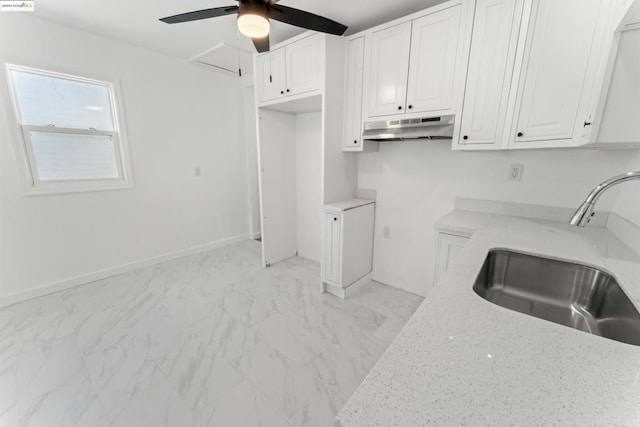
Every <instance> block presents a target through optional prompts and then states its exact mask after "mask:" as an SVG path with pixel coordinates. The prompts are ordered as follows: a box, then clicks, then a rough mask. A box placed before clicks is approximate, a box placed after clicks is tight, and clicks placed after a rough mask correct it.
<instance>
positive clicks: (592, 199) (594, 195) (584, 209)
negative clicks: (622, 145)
mask: <svg viewBox="0 0 640 427" xmlns="http://www.w3.org/2000/svg"><path fill="white" fill-rule="evenodd" d="M634 179H640V171H635V172H627V173H623V174H622V175H617V176H614V177H613V178H609V179H608V180H606V181H604V182H603V183H601V184H599V185H596V187H595V188H594V189H593V190H591V193H589V195H588V196H587V198H586V199H585V201H584V202H583V203H582V204H581V205H580V207H579V208H578V210H576V213H574V214H573V217H572V218H571V221H569V224H571V225H575V226H577V227H584V226H585V225H587V224H588V223H589V221H591V217H592V216H593V215H594V212H593V208H594V206H595V205H596V202H597V201H598V198H599V197H600V196H601V195H602V193H604V192H605V191H607V190H608V189H609V188H611V187H612V186H614V185H616V184H620V183H621V182H625V181H631V180H634Z"/></svg>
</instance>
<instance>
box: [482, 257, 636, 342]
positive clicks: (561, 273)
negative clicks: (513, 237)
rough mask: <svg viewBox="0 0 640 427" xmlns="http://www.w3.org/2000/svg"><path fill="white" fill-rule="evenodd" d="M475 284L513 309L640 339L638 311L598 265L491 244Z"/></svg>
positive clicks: (601, 333)
mask: <svg viewBox="0 0 640 427" xmlns="http://www.w3.org/2000/svg"><path fill="white" fill-rule="evenodd" d="M473 290H474V291H475V292H476V293H477V294H478V295H480V296H481V297H482V298H484V299H486V300H487V301H490V302H492V303H494V304H497V305H499V306H502V307H505V308H508V309H510V310H514V311H519V312H520V313H525V314H528V315H530V316H535V317H538V318H540V319H545V320H549V321H551V322H554V323H559V324H561V325H565V326H569V327H571V328H574V329H578V330H581V331H585V332H589V333H591V334H594V335H599V336H602V337H605V338H609V339H612V340H617V341H621V342H624V343H628V344H633V345H640V313H638V310H636V308H635V307H634V306H633V304H632V303H631V301H630V300H629V298H628V297H627V296H626V295H625V293H624V292H623V291H622V288H620V285H619V284H618V282H617V281H616V279H615V277H613V276H611V275H610V274H608V273H606V272H604V271H602V270H598V269H597V268H593V267H588V266H585V265H580V264H574V263H571V262H565V261H558V260H554V259H549V258H543V257H538V256H533V255H526V254H522V253H518V252H512V251H507V250H492V251H490V252H489V254H488V255H487V259H486V260H485V262H484V265H483V266H482V270H480V274H479V275H478V278H477V279H476V282H475V284H474V285H473Z"/></svg>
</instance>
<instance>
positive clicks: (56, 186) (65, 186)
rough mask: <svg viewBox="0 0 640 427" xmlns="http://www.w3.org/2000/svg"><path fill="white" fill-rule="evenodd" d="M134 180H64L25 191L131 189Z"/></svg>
mask: <svg viewBox="0 0 640 427" xmlns="http://www.w3.org/2000/svg"><path fill="white" fill-rule="evenodd" d="M133 188H134V185H133V182H123V181H118V182H104V183H103V182H64V183H46V184H39V185H38V186H35V187H31V188H29V189H27V191H25V194H24V195H25V196H28V197H31V196H46V195H52V194H70V193H93V192H95V191H112V190H130V189H133Z"/></svg>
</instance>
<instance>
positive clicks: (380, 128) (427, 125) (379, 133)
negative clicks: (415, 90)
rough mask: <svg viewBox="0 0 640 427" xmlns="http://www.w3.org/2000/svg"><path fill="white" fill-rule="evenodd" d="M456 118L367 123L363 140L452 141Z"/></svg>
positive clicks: (442, 117) (443, 117)
mask: <svg viewBox="0 0 640 427" xmlns="http://www.w3.org/2000/svg"><path fill="white" fill-rule="evenodd" d="M454 117H455V116H441V117H429V118H418V119H405V120H389V121H380V122H366V123H365V124H364V132H362V139H366V140H369V141H404V140H405V139H451V138H452V136H453V119H454Z"/></svg>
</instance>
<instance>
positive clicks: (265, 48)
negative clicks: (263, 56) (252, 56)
mask: <svg viewBox="0 0 640 427" xmlns="http://www.w3.org/2000/svg"><path fill="white" fill-rule="evenodd" d="M251 40H253V45H254V46H255V47H256V50H257V51H258V53H262V52H269V35H268V34H267V35H266V36H264V37H260V38H257V37H256V38H252V39H251Z"/></svg>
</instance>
